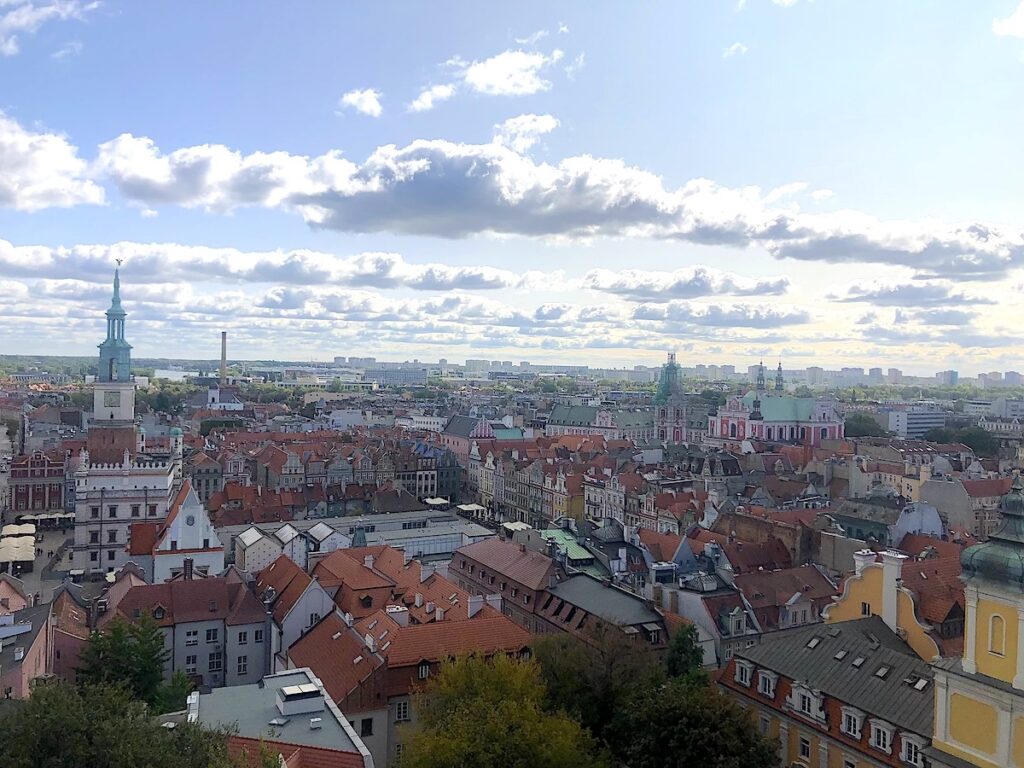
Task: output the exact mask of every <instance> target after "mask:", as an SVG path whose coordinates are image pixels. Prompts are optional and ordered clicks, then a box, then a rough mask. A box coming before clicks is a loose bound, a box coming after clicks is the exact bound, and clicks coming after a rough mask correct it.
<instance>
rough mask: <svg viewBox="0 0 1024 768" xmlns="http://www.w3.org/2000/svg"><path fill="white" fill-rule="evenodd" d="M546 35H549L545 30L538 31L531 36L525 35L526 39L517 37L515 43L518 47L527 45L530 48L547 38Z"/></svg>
mask: <svg viewBox="0 0 1024 768" xmlns="http://www.w3.org/2000/svg"><path fill="white" fill-rule="evenodd" d="M548 34H550V33H549V32H548V31H547V30H546V29H538V30H537V31H536V32H534V33H533V34H532V35H527V36H526V37H517V38H516V42H517V43H519V45H529V46H531V47H532V46H534V45H536V44H537V43H539V42H540V41H541V40H543V39H544V38H545V37H547V36H548Z"/></svg>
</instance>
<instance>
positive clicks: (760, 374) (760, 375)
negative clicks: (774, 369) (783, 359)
mask: <svg viewBox="0 0 1024 768" xmlns="http://www.w3.org/2000/svg"><path fill="white" fill-rule="evenodd" d="M764 390H765V384H764V360H762V361H761V362H760V363H758V365H757V391H758V392H764Z"/></svg>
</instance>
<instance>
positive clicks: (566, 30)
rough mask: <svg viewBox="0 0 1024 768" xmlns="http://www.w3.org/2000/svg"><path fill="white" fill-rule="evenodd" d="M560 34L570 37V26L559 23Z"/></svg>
mask: <svg viewBox="0 0 1024 768" xmlns="http://www.w3.org/2000/svg"><path fill="white" fill-rule="evenodd" d="M558 34H560V35H568V34H569V25H568V24H563V23H561V22H559V24H558Z"/></svg>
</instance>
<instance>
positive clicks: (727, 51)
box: [722, 43, 750, 59]
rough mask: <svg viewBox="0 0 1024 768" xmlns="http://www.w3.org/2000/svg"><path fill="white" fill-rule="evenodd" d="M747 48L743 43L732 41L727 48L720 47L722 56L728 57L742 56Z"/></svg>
mask: <svg viewBox="0 0 1024 768" xmlns="http://www.w3.org/2000/svg"><path fill="white" fill-rule="evenodd" d="M748 50H750V49H749V48H747V46H745V45H744V44H743V43H733V44H732V45H730V46H729V47H728V48H723V49H722V58H723V59H728V58H729V57H731V56H737V55H739V56H742V55H743V54H744V53H746V52H747V51H748Z"/></svg>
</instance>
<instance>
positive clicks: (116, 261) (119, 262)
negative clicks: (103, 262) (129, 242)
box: [114, 259, 124, 267]
mask: <svg viewBox="0 0 1024 768" xmlns="http://www.w3.org/2000/svg"><path fill="white" fill-rule="evenodd" d="M122 261H124V259H114V262H115V263H116V264H117V266H119V267H120V266H121V262H122Z"/></svg>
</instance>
